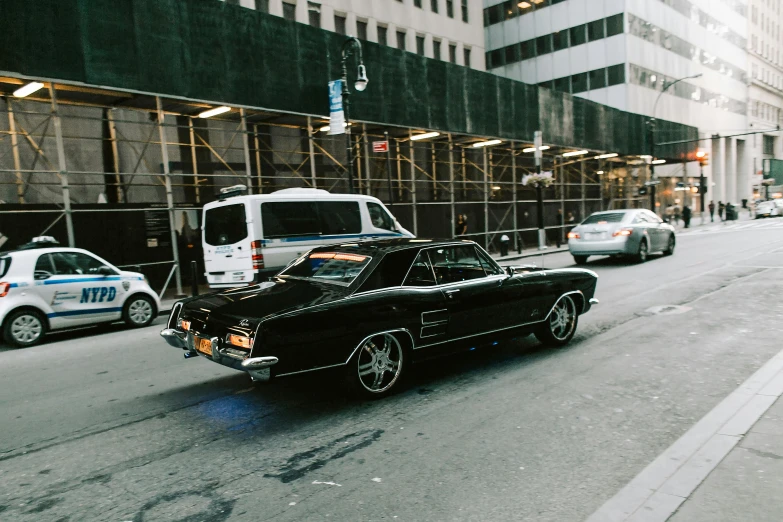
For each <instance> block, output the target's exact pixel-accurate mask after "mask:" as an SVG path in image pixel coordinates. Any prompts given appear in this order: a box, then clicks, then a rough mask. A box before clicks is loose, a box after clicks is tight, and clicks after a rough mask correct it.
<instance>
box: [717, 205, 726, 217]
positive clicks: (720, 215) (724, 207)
mask: <svg viewBox="0 0 783 522" xmlns="http://www.w3.org/2000/svg"><path fill="white" fill-rule="evenodd" d="M724 210H726V205H724V204H723V201H718V217H719V218H720V220H721V221H723V211H724Z"/></svg>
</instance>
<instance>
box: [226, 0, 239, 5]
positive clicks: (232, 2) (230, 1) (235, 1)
mask: <svg viewBox="0 0 783 522" xmlns="http://www.w3.org/2000/svg"><path fill="white" fill-rule="evenodd" d="M226 3H227V4H228V5H239V0H226Z"/></svg>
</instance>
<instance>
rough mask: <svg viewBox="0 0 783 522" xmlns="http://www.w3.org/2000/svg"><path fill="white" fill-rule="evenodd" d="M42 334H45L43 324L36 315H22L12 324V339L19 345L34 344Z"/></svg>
mask: <svg viewBox="0 0 783 522" xmlns="http://www.w3.org/2000/svg"><path fill="white" fill-rule="evenodd" d="M41 334H43V324H41V320H40V319H39V318H38V317H36V316H35V315H32V314H24V315H20V316H18V317H17V318H16V319H14V320H13V321H12V322H11V338H12V339H13V340H14V341H15V342H16V343H17V344H20V345H27V344H32V343H34V342H35V341H37V340H38V339H39V338H40V337H41Z"/></svg>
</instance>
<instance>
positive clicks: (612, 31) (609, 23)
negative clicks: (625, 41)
mask: <svg viewBox="0 0 783 522" xmlns="http://www.w3.org/2000/svg"><path fill="white" fill-rule="evenodd" d="M623 29H624V27H623V13H620V14H616V15H614V16H610V17H609V18H607V19H606V37H607V38H608V37H610V36H614V35H616V34H623Z"/></svg>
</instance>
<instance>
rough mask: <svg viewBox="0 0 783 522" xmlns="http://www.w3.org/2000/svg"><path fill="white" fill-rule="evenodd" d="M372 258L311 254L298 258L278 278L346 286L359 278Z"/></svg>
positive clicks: (343, 254) (325, 253) (330, 253)
mask: <svg viewBox="0 0 783 522" xmlns="http://www.w3.org/2000/svg"><path fill="white" fill-rule="evenodd" d="M371 260H372V258H371V257H370V256H364V255H360V254H350V253H346V252H312V253H310V254H309V255H307V256H303V257H301V258H299V259H298V260H297V261H296V262H295V263H294V264H293V265H291V266H289V267H288V268H286V269H285V270H283V271H282V272H280V274H279V275H278V277H283V278H287V277H290V278H292V279H305V280H312V281H319V282H322V283H334V284H337V285H341V286H348V285H350V284H351V283H353V281H354V280H355V279H356V278H357V277H359V274H361V273H362V270H364V269H365V268H366V267H367V265H368V264H369V263H370V261H371Z"/></svg>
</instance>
